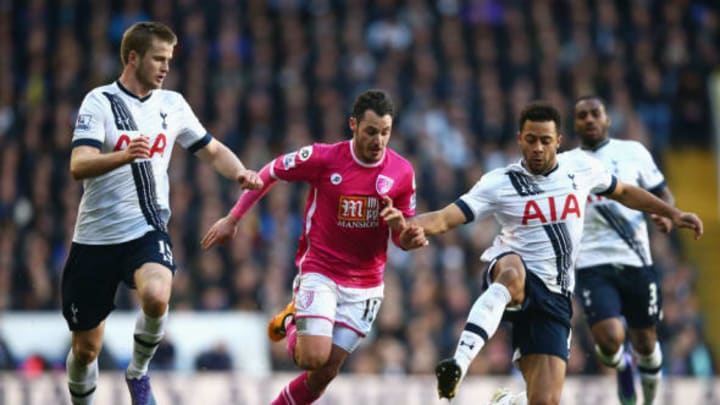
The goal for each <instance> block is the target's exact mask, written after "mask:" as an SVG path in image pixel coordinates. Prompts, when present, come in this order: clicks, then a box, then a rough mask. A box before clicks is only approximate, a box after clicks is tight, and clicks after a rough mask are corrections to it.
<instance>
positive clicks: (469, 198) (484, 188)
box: [455, 172, 497, 223]
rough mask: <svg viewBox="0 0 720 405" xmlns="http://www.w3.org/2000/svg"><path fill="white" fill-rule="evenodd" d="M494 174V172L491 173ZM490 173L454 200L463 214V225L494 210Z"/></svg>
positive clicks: (494, 201) (493, 187) (493, 192)
mask: <svg viewBox="0 0 720 405" xmlns="http://www.w3.org/2000/svg"><path fill="white" fill-rule="evenodd" d="M491 173H494V172H491ZM491 173H489V174H486V175H484V176H482V177H481V178H480V180H479V181H478V182H477V183H475V185H474V186H473V187H472V188H471V189H470V191H468V192H467V193H465V194H463V195H461V196H460V198H458V199H457V200H455V204H456V205H457V206H458V207H460V209H461V210H462V211H463V213H464V214H465V223H468V222H472V221H475V220H478V219H481V218H484V217H486V216H488V215H490V214H492V213H493V212H494V211H495V209H496V206H497V204H496V197H495V189H497V185H494V184H493V183H495V182H493V181H492V176H491Z"/></svg>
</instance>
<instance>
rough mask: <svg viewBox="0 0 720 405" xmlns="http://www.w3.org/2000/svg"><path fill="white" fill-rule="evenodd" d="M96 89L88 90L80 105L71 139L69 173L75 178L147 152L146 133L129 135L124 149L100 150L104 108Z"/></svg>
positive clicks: (103, 139) (144, 156)
mask: <svg viewBox="0 0 720 405" xmlns="http://www.w3.org/2000/svg"><path fill="white" fill-rule="evenodd" d="M103 103H104V102H103V100H102V98H101V97H100V95H99V92H98V91H91V92H90V93H88V95H87V96H85V99H84V100H83V102H82V105H80V110H79V111H78V116H77V121H76V122H75V129H74V131H73V139H72V153H71V155H70V174H72V176H73V178H74V179H75V180H82V179H87V178H91V177H97V176H100V175H102V174H105V173H107V172H109V171H111V170H114V169H117V168H118V167H120V166H122V165H124V164H127V163H130V162H132V161H133V160H135V159H137V158H146V157H149V156H150V143H149V140H148V138H147V137H144V136H139V137H135V139H132V140H131V141H130V143H129V144H128V146H127V148H126V149H125V150H121V151H115V152H110V153H101V151H102V146H103V143H104V142H105V121H106V116H107V109H106V108H105V107H104V104H103Z"/></svg>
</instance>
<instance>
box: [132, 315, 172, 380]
mask: <svg viewBox="0 0 720 405" xmlns="http://www.w3.org/2000/svg"><path fill="white" fill-rule="evenodd" d="M167 317H168V313H167V311H165V314H163V316H161V317H160V318H151V317H149V316H147V315H145V312H143V311H140V314H138V317H137V321H136V322H135V333H134V334H133V337H134V339H135V343H134V344H133V354H132V359H131V360H130V364H129V365H128V368H127V373H126V374H127V376H128V377H129V378H140V377H142V376H144V375H145V374H147V371H148V366H149V365H150V359H152V356H153V355H154V354H155V351H156V350H157V347H158V344H159V343H160V341H161V340H162V338H163V336H164V335H165V329H164V327H165V322H167Z"/></svg>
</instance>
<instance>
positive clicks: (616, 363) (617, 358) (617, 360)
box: [595, 345, 627, 371]
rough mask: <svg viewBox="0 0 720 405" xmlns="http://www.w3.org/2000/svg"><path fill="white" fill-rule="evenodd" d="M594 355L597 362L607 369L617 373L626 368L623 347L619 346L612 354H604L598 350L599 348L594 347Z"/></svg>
mask: <svg viewBox="0 0 720 405" xmlns="http://www.w3.org/2000/svg"><path fill="white" fill-rule="evenodd" d="M595 354H596V355H597V358H598V360H600V362H601V363H602V364H604V365H606V366H608V367H611V368H614V369H616V370H618V371H623V370H625V367H627V361H626V360H625V345H620V348H619V349H618V351H617V352H615V353H613V354H605V353H603V351H602V349H600V346H598V345H595Z"/></svg>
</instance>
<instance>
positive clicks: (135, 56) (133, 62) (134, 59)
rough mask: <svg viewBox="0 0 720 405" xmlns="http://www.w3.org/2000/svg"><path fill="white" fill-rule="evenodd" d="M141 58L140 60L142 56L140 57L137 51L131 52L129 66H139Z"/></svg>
mask: <svg viewBox="0 0 720 405" xmlns="http://www.w3.org/2000/svg"><path fill="white" fill-rule="evenodd" d="M139 58H140V55H138V53H137V51H135V50H131V51H130V52H128V59H127V63H128V65H137V63H138V59H139Z"/></svg>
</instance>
